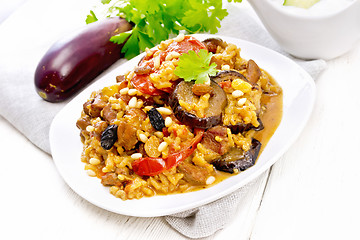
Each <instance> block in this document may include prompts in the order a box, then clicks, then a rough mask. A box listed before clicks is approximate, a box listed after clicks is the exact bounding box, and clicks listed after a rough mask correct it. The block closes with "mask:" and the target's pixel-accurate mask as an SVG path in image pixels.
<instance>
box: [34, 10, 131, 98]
mask: <svg viewBox="0 0 360 240" xmlns="http://www.w3.org/2000/svg"><path fill="white" fill-rule="evenodd" d="M131 28H132V26H131V24H130V23H129V22H127V21H126V20H125V19H122V18H119V17H114V18H106V19H104V20H100V21H97V22H94V23H90V24H88V25H86V26H84V27H83V28H81V29H79V31H77V32H75V33H73V34H72V35H71V36H68V37H65V38H63V39H61V40H59V41H58V42H56V43H55V44H54V45H52V46H51V47H50V49H49V50H48V51H47V52H46V53H45V55H44V57H43V58H42V59H41V60H40V62H39V64H38V66H37V68H36V71H35V87H36V91H37V93H38V94H39V95H40V96H41V97H42V98H43V99H45V100H46V101H49V102H61V101H64V100H66V99H68V98H69V97H71V96H72V95H74V94H75V93H76V92H77V91H79V90H80V89H81V88H83V87H85V86H86V85H87V84H88V83H89V82H91V80H93V79H94V78H95V77H96V76H98V75H99V74H100V73H101V72H103V71H104V70H105V69H107V68H108V67H109V66H111V65H112V64H113V63H115V62H116V61H117V60H118V59H119V58H120V57H121V48H122V45H118V44H115V43H112V42H110V41H109V40H110V38H111V37H112V36H113V35H116V34H118V33H121V32H126V31H129V30H130V29H131Z"/></svg>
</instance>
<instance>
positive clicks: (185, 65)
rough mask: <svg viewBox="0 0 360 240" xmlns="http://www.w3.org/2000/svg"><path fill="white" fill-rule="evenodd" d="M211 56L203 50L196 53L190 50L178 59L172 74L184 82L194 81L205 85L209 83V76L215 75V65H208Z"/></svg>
mask: <svg viewBox="0 0 360 240" xmlns="http://www.w3.org/2000/svg"><path fill="white" fill-rule="evenodd" d="M212 56H213V54H212V53H211V52H208V51H207V50H205V49H200V51H199V52H198V53H196V52H195V51H193V50H190V51H189V52H188V53H187V54H186V53H185V54H182V55H181V56H180V57H179V61H178V66H177V67H176V69H175V71H174V74H175V75H177V76H178V77H180V78H183V79H184V81H186V82H189V81H192V80H195V83H205V82H207V81H209V76H215V75H216V73H217V70H216V63H212V64H211V65H210V61H211V57H212Z"/></svg>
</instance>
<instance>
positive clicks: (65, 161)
mask: <svg viewBox="0 0 360 240" xmlns="http://www.w3.org/2000/svg"><path fill="white" fill-rule="evenodd" d="M195 36H196V37H197V38H198V39H199V40H204V39H206V38H209V37H214V36H213V35H205V34H201V35H195ZM215 37H220V38H222V39H223V40H225V41H227V42H229V43H234V44H236V45H237V46H238V47H240V48H241V56H242V57H243V58H245V59H250V58H251V59H254V60H255V61H256V62H257V64H258V65H259V66H260V67H261V68H263V69H265V70H266V71H268V72H269V73H270V74H271V75H272V76H273V77H274V78H275V80H276V81H277V82H278V83H279V84H280V86H281V87H282V89H283V92H284V100H283V106H284V109H283V118H282V121H281V123H280V125H279V127H278V129H277V130H276V132H275V134H274V136H273V137H272V138H271V140H270V141H269V143H268V144H267V146H266V148H265V149H264V151H263V153H262V154H261V155H260V157H259V159H258V160H257V162H256V164H255V165H254V166H253V167H251V168H249V169H247V170H246V171H244V172H242V173H240V174H238V175H235V176H233V177H230V178H228V179H226V180H225V181H222V182H220V183H219V184H217V185H215V186H213V187H210V188H207V189H204V190H200V191H196V192H190V193H183V194H175V195H167V196H155V197H151V198H142V199H140V200H127V201H123V200H121V199H119V198H116V197H114V196H113V195H111V194H110V193H109V189H108V188H107V187H104V186H103V185H102V184H101V183H100V179H98V178H94V177H89V176H88V175H87V174H86V172H85V170H84V163H82V162H81V161H80V154H81V151H82V143H81V142H80V137H79V130H78V129H77V127H76V126H75V123H76V121H77V119H78V118H79V117H80V113H81V110H82V104H83V103H84V102H85V101H86V100H87V99H88V97H89V96H90V93H91V92H92V91H94V90H98V89H100V88H102V87H104V86H108V85H112V84H114V83H115V76H117V75H119V74H123V73H125V71H127V70H130V69H132V68H133V67H134V66H135V65H136V64H137V63H138V62H139V60H140V58H141V56H138V57H136V58H134V59H132V60H131V61H128V62H126V63H124V64H122V65H120V66H118V67H116V68H115V69H114V68H112V69H111V70H110V71H109V73H108V74H106V75H104V76H102V77H101V78H100V79H99V80H97V81H96V82H95V83H93V84H92V85H90V86H89V87H88V88H87V89H85V90H84V91H83V92H81V93H80V94H79V95H78V96H76V97H75V98H74V99H73V100H72V101H71V102H69V104H67V105H66V106H65V107H64V108H63V109H62V110H61V111H60V112H59V113H58V114H57V116H56V117H55V118H54V120H53V122H52V124H51V128H50V145H51V152H52V156H53V159H54V161H55V164H56V166H57V168H58V171H59V172H60V174H61V176H62V177H63V178H64V180H65V181H66V183H67V184H68V185H69V186H70V187H71V188H72V189H73V190H74V191H75V192H76V193H78V194H79V195H80V196H82V197H83V198H85V199H87V200H88V201H89V202H91V203H93V204H95V205H96V206H99V207H101V208H104V209H107V210H109V211H112V212H115V213H120V214H124V215H129V216H138V217H154V216H163V215H168V214H173V213H177V212H181V211H184V210H188V209H191V208H195V207H198V206H201V205H203V204H206V203H209V202H212V201H215V200H217V199H219V198H221V197H223V196H225V195H227V194H229V193H231V192H233V191H235V190H237V189H239V188H240V187H242V186H243V185H245V184H246V183H248V182H249V181H251V180H252V179H254V178H255V177H257V176H259V175H260V174H261V173H263V172H264V171H265V170H267V169H268V168H269V167H270V166H271V165H272V164H274V163H275V162H276V161H277V160H278V159H279V158H280V157H281V155H282V154H284V152H285V151H286V150H287V149H288V148H289V147H290V145H291V144H293V143H294V142H295V140H296V138H297V137H298V136H299V134H300V132H301V131H302V129H303V128H304V126H305V124H306V122H307V120H308V118H309V116H310V114H311V111H312V108H313V105H314V100H315V84H314V81H313V79H312V78H311V77H310V76H309V74H307V73H306V72H305V71H304V70H303V69H302V68H300V67H299V66H298V65H297V64H296V63H294V62H293V61H291V60H290V59H288V58H286V57H284V56H283V55H280V54H278V53H276V52H274V51H272V50H269V49H267V48H264V47H261V46H259V45H256V44H254V43H251V42H247V41H243V40H240V39H236V38H230V37H224V36H218V35H216V36H215Z"/></svg>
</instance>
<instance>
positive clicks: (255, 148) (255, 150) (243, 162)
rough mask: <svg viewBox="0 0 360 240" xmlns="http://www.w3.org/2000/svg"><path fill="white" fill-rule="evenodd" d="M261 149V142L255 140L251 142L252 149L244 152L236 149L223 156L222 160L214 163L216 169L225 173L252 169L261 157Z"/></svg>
mask: <svg viewBox="0 0 360 240" xmlns="http://www.w3.org/2000/svg"><path fill="white" fill-rule="evenodd" d="M260 149H261V142H259V141H258V140H256V139H255V138H253V139H252V141H251V148H250V150H249V151H246V152H244V151H243V150H241V149H238V148H236V147H234V148H232V149H231V150H230V151H228V152H227V153H225V154H224V155H222V156H221V158H219V159H217V160H215V161H213V162H212V164H213V165H214V167H215V168H216V169H217V170H219V171H223V172H228V173H234V170H235V169H238V170H239V171H244V170H246V169H248V168H249V167H252V166H253V165H254V164H255V162H256V159H257V157H258V155H259V152H260Z"/></svg>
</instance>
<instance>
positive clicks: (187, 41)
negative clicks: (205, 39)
mask: <svg viewBox="0 0 360 240" xmlns="http://www.w3.org/2000/svg"><path fill="white" fill-rule="evenodd" d="M200 49H207V48H206V46H205V45H204V44H203V43H202V42H200V41H199V40H197V39H196V38H194V37H191V36H185V37H184V40H183V41H181V42H175V41H174V42H172V43H171V44H170V45H169V46H168V48H167V49H166V51H165V52H166V53H169V52H174V51H175V52H178V53H180V54H183V53H187V52H188V51H190V50H193V51H195V52H198V51H200ZM165 56H166V54H165Z"/></svg>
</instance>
